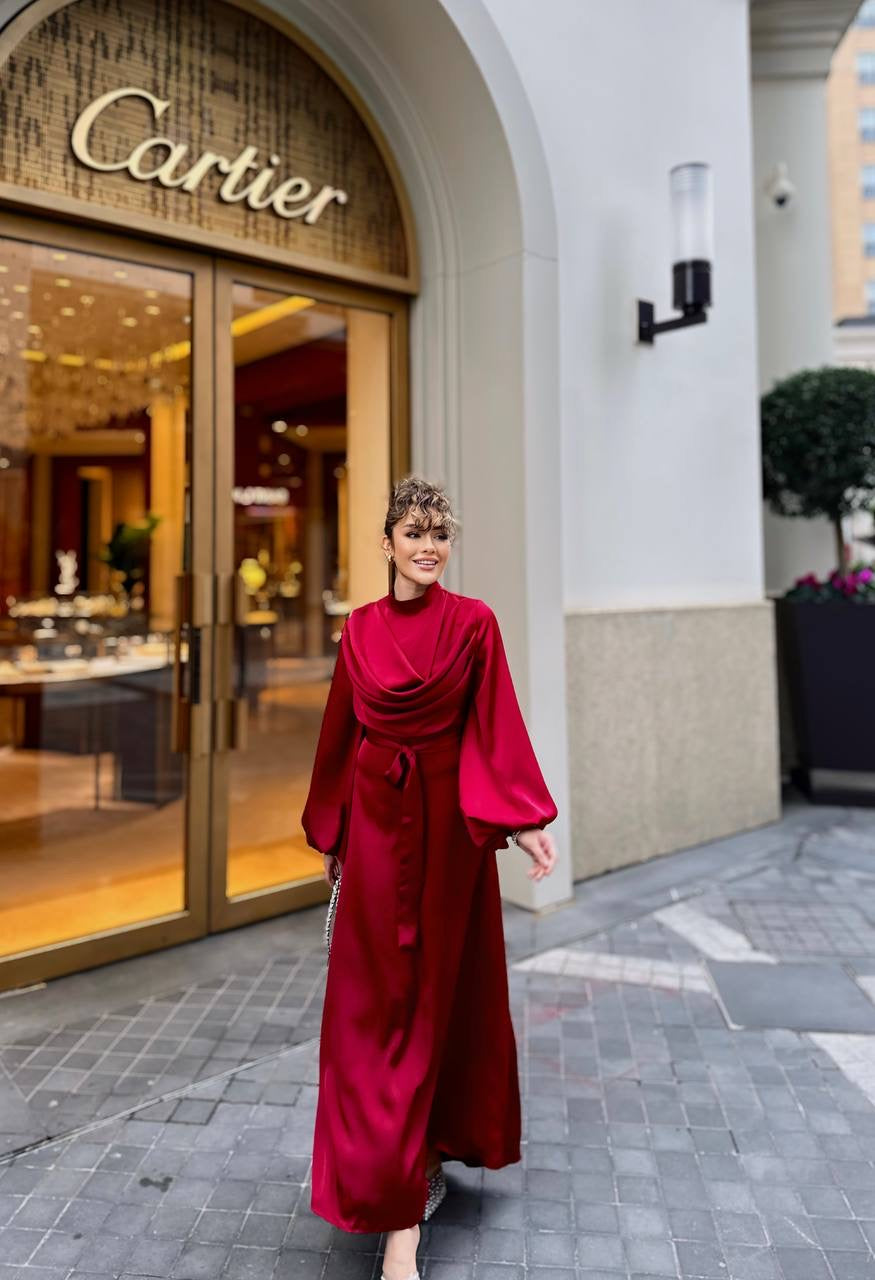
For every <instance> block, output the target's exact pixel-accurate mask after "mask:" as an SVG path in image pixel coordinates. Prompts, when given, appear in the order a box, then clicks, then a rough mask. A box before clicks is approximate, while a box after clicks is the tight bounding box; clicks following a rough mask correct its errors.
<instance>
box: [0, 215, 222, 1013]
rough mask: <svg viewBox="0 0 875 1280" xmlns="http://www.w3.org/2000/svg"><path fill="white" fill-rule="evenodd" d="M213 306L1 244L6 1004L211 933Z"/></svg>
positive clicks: (67, 255)
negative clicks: (14, 990)
mask: <svg viewBox="0 0 875 1280" xmlns="http://www.w3.org/2000/svg"><path fill="white" fill-rule="evenodd" d="M212 288H213V277H212V270H211V266H210V263H209V261H208V260H204V265H203V266H201V265H199V263H198V260H197V258H193V257H192V255H190V254H184V255H183V254H178V253H175V252H172V251H165V250H158V249H153V248H151V247H149V246H146V245H142V244H140V243H138V242H130V241H124V240H121V239H119V238H115V237H109V236H102V235H98V234H96V233H91V232H87V231H75V230H61V229H56V228H53V227H50V226H48V225H47V224H44V223H40V222H37V221H30V220H26V219H18V218H14V217H4V218H3V220H2V224H0V409H2V411H0V798H2V803H0V883H2V885H3V893H2V895H0V989H2V988H8V987H14V986H18V985H21V984H22V983H25V982H28V981H35V980H37V979H44V978H47V977H53V976H55V975H57V974H60V973H65V972H70V971H73V970H76V969H81V968H86V967H89V966H91V965H94V964H98V963H102V962H103V961H105V960H111V959H117V958H119V957H120V956H124V955H131V954H134V953H136V952H139V951H145V950H149V949H152V948H155V947H160V946H164V945H167V944H169V943H171V942H177V941H182V940H184V939H186V938H190V937H195V936H197V935H198V934H199V933H202V932H204V930H205V927H206V883H207V856H206V855H207V841H208V838H209V824H208V822H207V821H206V820H205V818H204V815H205V814H207V813H208V809H209V750H210V732H211V724H210V720H211V715H210V712H211V707H210V703H209V700H208V698H206V697H205V696H204V694H205V693H206V691H207V690H208V689H209V687H210V679H211V674H212V673H211V661H212V658H211V652H212V643H211V625H212V602H213V592H212V585H213V584H212V578H211V568H212V564H211V556H212V518H213V512H212V501H213V488H212V432H213V414H212V393H213V385H212V381H211V377H212V337H213V334H212V314H211V313H212Z"/></svg>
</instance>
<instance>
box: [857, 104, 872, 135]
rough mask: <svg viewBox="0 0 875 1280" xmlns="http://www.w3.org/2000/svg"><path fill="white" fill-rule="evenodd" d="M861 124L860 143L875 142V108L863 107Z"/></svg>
mask: <svg viewBox="0 0 875 1280" xmlns="http://www.w3.org/2000/svg"><path fill="white" fill-rule="evenodd" d="M859 122H860V141H861V142H875V107H861V108H860V115H859Z"/></svg>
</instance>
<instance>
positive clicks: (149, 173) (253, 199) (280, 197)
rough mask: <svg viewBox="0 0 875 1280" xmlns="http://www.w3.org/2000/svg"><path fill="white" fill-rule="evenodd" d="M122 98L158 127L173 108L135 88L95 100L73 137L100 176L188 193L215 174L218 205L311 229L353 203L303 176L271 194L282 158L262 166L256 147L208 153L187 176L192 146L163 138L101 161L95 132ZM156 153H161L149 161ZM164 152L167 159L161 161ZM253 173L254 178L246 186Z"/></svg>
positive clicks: (285, 181)
mask: <svg viewBox="0 0 875 1280" xmlns="http://www.w3.org/2000/svg"><path fill="white" fill-rule="evenodd" d="M122 98H140V99H142V101H143V102H145V103H147V104H148V106H149V107H150V108H151V111H152V117H153V119H154V120H155V122H156V123H157V121H159V120H160V119H161V117H162V116H163V115H164V112H165V111H166V110H167V108H168V107H169V106H170V101H169V99H168V100H165V99H163V98H156V97H155V95H154V94H153V93H149V91H148V89H138V88H136V87H135V86H133V85H127V86H125V87H124V88H122V89H111V90H110V91H109V93H104V94H102V95H101V96H100V97H99V98H95V99H94V101H93V102H90V103H89V104H88V106H87V107H85V109H84V110H83V111H82V112H81V113H80V114H79V116H78V117H77V118H76V121H75V123H74V125H73V128H72V131H71V133H70V145H71V147H72V149H73V154H74V155H75V157H76V159H77V160H78V161H79V162H80V163H81V164H84V165H85V166H86V167H87V168H89V169H94V170H96V171H97V172H98V173H118V172H121V171H122V170H126V171H127V172H128V173H129V174H130V176H131V177H132V178H134V179H136V181H137V182H157V183H158V184H159V185H160V186H162V187H168V188H172V187H177V188H179V190H180V191H185V192H187V193H189V194H191V193H192V192H193V191H196V190H197V188H198V187H199V186H200V184H201V182H202V181H203V179H204V178H205V177H206V176H207V174H208V173H209V172H210V171H211V170H212V169H215V170H216V171H217V172H218V173H220V174H222V175H223V179H224V180H223V181H222V183H221V185H220V186H219V189H218V191H217V193H216V194H217V197H218V199H219V200H222V201H224V202H225V203H226V204H237V203H240V202H242V203H245V204H247V205H248V206H249V208H250V209H255V210H260V209H272V210H273V212H274V213H275V214H277V216H278V217H280V218H302V219H303V221H304V222H306V223H309V224H310V225H312V224H313V223H314V222H315V221H316V220H317V218H318V217H319V216H320V214H321V213H323V212H324V210H325V209H326V208H327V207H328V205H329V204H331V203H332V202H334V203H336V204H339V205H344V204H346V203H347V201H348V199H349V197H348V195H347V193H346V192H345V191H344V190H342V188H340V187H334V186H328V185H325V186H323V187H321V188H320V189H319V191H317V193H316V195H315V196H313V184H312V183H311V182H309V181H308V180H307V179H306V178H302V177H290V178H285V179H283V180H282V181H281V182H279V183H278V184H277V185H276V186H275V187H274V188H273V190H271V189H270V186H271V183H272V182H273V180H274V178H275V177H276V176H277V171H278V169H279V167H280V163H281V162H280V157H279V156H276V155H271V156H270V158H269V163H268V164H267V165H261V164H260V161H259V149H258V147H257V146H254V145H252V144H249V145H247V146H245V147H244V148H243V149H242V151H240V152H239V154H238V155H236V156H225V155H222V154H221V152H218V151H203V152H202V153H201V155H200V156H198V158H197V159H196V160H194V161H193V163H192V164H191V166H190V167H189V168H188V169H187V170H185V171H180V167H181V166H182V165H183V163H184V161H185V160H186V157H187V156H188V154H189V147H188V144H187V143H184V142H174V141H173V139H172V138H165V137H161V136H159V135H156V136H154V137H150V138H144V139H143V141H142V142H139V143H137V145H136V146H135V147H134V148H133V149H132V150H131V151H130V153H129V154H128V155H127V156H125V157H124V159H122V160H111V161H102V160H97V159H96V158H95V156H94V155H92V152H91V142H90V135H91V131H92V129H93V128H94V125H95V124H96V122H97V120H98V118H99V117H100V116H101V115H102V114H103V112H104V111H106V110H107V109H108V108H109V107H111V106H112V105H113V104H114V103H116V102H119V101H120V100H121V99H122ZM159 149H160V150H159ZM151 151H158V152H159V154H158V155H157V156H156V157H154V158H153V159H152V160H151V161H148V160H147V157H148V156H149V153H150V152H151ZM161 151H163V152H166V154H164V155H163V156H162V155H161ZM250 174H254V176H253V177H251V178H250V180H249V181H248V182H246V178H247V175H250ZM311 196H312V197H313V198H312V199H311V198H310V197H311Z"/></svg>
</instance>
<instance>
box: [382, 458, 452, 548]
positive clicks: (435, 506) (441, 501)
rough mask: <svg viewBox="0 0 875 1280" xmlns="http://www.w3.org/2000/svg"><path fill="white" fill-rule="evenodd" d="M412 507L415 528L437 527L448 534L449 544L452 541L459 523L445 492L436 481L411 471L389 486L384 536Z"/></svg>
mask: <svg viewBox="0 0 875 1280" xmlns="http://www.w3.org/2000/svg"><path fill="white" fill-rule="evenodd" d="M414 510H415V511H416V512H418V515H417V516H415V517H414V524H415V526H416V528H417V529H439V530H442V531H443V532H444V533H447V534H448V535H449V538H450V543H451V544H452V542H454V541H455V537H456V533H457V532H458V530H459V527H460V525H459V521H458V520H457V519H456V517H455V515H454V514H453V510H452V507H451V506H450V500H449V498H448V497H447V495H446V493H445V492H444V490H443V489H442V488H441V487H440V485H436V484H430V483H429V481H428V480H423V479H422V478H421V477H420V476H413V475H411V476H405V477H404V479H403V480H399V481H398V483H397V484H396V485H395V486H394V488H393V489H392V497H391V499H390V500H389V510H388V511H387V513H386V524H385V526H384V533H385V534H386V537H387V538H390V539H391V537H392V530H393V529H394V527H395V525H396V524H398V522H399V520H403V519H404V517H405V516H406V515H407V514H408V512H410V511H414Z"/></svg>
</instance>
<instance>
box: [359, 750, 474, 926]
mask: <svg viewBox="0 0 875 1280" xmlns="http://www.w3.org/2000/svg"><path fill="white" fill-rule="evenodd" d="M365 737H366V738H367V740H368V741H369V742H373V743H374V745H375V746H378V747H394V748H395V755H394V757H393V759H392V763H391V764H390V765H389V767H388V769H386V770H385V777H386V778H387V779H388V781H389V782H390V783H391V785H392V786H393V787H397V788H398V789H399V790H400V792H401V820H400V823H399V826H398V833H397V836H396V840H395V851H396V853H397V856H398V897H397V904H396V928H397V936H398V946H399V947H400V948H408V949H409V948H413V947H416V946H417V944H418V941H419V913H420V903H421V901H422V890H423V886H424V883H425V813H424V805H423V792H422V777H421V774H420V769H419V761H418V759H417V756H418V755H419V754H420V753H424V754H426V755H428V754H430V752H432V751H436V750H441V749H445V748H446V747H448V746H453V745H455V746H458V744H459V743H460V741H461V732H460V730H458V729H450V730H447V731H446V732H443V733H435V734H432V735H430V736H429V737H423V738H407V739H404V740H401V739H399V738H394V737H391V736H390V735H388V734H384V733H380V732H379V731H378V730H374V729H370V728H366V729H365Z"/></svg>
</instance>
